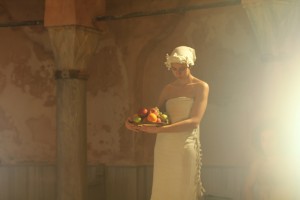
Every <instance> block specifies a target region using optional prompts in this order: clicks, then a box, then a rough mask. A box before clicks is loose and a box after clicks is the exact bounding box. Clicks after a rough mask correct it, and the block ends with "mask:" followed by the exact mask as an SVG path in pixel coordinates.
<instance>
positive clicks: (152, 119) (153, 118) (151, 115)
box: [147, 113, 157, 122]
mask: <svg viewBox="0 0 300 200" xmlns="http://www.w3.org/2000/svg"><path fill="white" fill-rule="evenodd" d="M147 120H148V121H149V122H156V121H157V116H156V114H154V113H149V115H148V116H147Z"/></svg>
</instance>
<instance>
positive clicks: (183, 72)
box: [126, 46, 209, 200]
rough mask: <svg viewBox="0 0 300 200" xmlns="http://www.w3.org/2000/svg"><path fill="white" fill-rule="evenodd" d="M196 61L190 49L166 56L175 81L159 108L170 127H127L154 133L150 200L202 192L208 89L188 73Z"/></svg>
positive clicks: (189, 197) (187, 199) (190, 198)
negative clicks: (203, 127) (203, 126)
mask: <svg viewBox="0 0 300 200" xmlns="http://www.w3.org/2000/svg"><path fill="white" fill-rule="evenodd" d="M195 61H196V54H195V50H194V49H193V48H190V47H187V46H179V47H176V48H175V49H174V50H173V52H172V53H171V55H168V54H167V57H166V62H165V64H166V67H167V68H168V69H169V70H171V71H172V73H173V75H174V77H175V78H176V80H175V81H173V82H171V83H169V84H167V85H166V86H165V87H164V88H163V90H162V93H161V95H160V97H159V102H158V107H159V108H162V107H165V108H166V112H167V114H168V115H169V119H170V122H171V123H170V124H169V125H165V126H161V127H153V126H135V125H134V124H131V123H128V122H126V127H127V128H128V129H129V130H132V131H135V132H142V133H149V134H157V137H156V143H155V150H154V171H153V185H152V194H151V200H196V199H198V197H199V195H202V194H203V192H204V189H203V187H202V183H201V178H200V168H201V152H200V151H201V149H200V132H199V130H200V129H199V126H200V122H201V120H202V118H203V115H204V113H205V110H206V107H207V100H208V93H209V87H208V84H207V83H205V82H204V81H202V80H199V79H197V78H196V77H194V76H193V75H192V73H191V67H193V66H194V64H195Z"/></svg>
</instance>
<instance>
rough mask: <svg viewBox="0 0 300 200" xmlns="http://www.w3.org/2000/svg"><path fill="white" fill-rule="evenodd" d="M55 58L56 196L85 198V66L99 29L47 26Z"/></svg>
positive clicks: (60, 199)
mask: <svg viewBox="0 0 300 200" xmlns="http://www.w3.org/2000/svg"><path fill="white" fill-rule="evenodd" d="M48 32H49V36H50V40H51V43H52V47H53V52H54V55H55V61H56V71H55V78H56V80H57V81H56V84H57V85H56V89H57V90H56V98H57V101H56V102H57V110H56V112H57V114H56V116H57V120H56V124H57V197H58V198H57V200H85V199H86V190H87V180H86V171H87V167H86V165H87V159H86V158H87V155H86V154H87V146H86V123H87V122H86V80H87V74H86V66H87V63H88V61H89V59H90V57H91V56H92V54H93V52H94V51H95V49H96V47H97V44H98V38H99V32H97V31H95V30H93V29H88V28H85V27H81V26H61V27H51V28H48Z"/></svg>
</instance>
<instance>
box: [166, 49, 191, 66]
mask: <svg viewBox="0 0 300 200" xmlns="http://www.w3.org/2000/svg"><path fill="white" fill-rule="evenodd" d="M195 61H196V53H195V50H194V49H193V48H191V47H187V46H179V47H176V48H175V49H174V50H173V51H172V53H171V55H169V54H167V55H166V62H165V65H166V67H167V68H168V69H170V68H171V63H185V64H186V65H187V66H188V67H190V66H193V65H194V64H195Z"/></svg>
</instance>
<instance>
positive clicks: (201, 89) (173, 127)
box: [139, 82, 209, 133]
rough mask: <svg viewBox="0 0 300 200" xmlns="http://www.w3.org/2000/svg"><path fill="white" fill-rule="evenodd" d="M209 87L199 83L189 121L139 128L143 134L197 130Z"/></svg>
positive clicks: (205, 104)
mask: <svg viewBox="0 0 300 200" xmlns="http://www.w3.org/2000/svg"><path fill="white" fill-rule="evenodd" d="M208 94H209V86H208V84H207V83H204V82H203V83H199V85H197V88H196V93H195V97H194V104H193V106H192V108H191V113H190V117H189V118H188V119H185V120H182V121H179V122H176V123H172V124H169V125H165V126H161V127H143V126H141V127H140V128H139V130H140V131H142V132H147V133H160V132H181V131H188V130H193V129H195V128H197V126H198V125H199V124H200V122H201V120H202V118H203V116H204V113H205V110H206V107H207V101H208Z"/></svg>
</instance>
